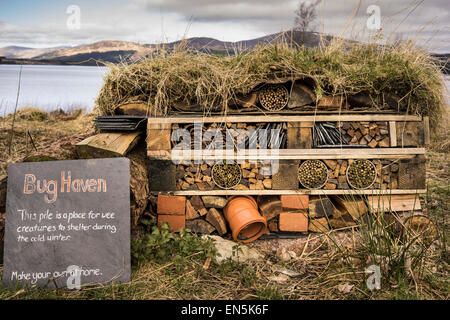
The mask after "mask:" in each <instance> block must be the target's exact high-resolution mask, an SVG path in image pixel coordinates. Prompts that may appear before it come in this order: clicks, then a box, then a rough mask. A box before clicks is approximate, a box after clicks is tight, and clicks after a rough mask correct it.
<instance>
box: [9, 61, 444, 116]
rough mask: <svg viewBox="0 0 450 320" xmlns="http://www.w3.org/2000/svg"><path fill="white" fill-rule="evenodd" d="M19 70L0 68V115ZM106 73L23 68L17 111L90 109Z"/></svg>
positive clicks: (80, 68) (12, 94)
mask: <svg viewBox="0 0 450 320" xmlns="http://www.w3.org/2000/svg"><path fill="white" fill-rule="evenodd" d="M19 70H20V66H19V65H0V116H4V115H5V114H8V113H11V112H13V111H14V106H15V103H16V96H17V84H18V81H19ZM107 71H108V68H106V67H85V66H48V65H39V66H38V65H26V66H23V69H22V77H21V87H20V95H19V103H18V109H20V108H23V107H26V106H34V107H38V108H41V109H43V110H47V111H53V110H55V109H58V108H62V109H63V110H70V109H74V108H83V109H85V110H86V111H88V110H92V108H93V107H94V104H95V99H96V97H97V95H98V92H99V91H100V88H101V86H102V83H103V76H104V75H105V73H106V72H107ZM446 85H447V88H448V91H450V77H446ZM448 99H449V97H447V100H448ZM448 103H449V105H450V101H449V100H448Z"/></svg>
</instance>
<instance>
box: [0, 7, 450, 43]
mask: <svg viewBox="0 0 450 320" xmlns="http://www.w3.org/2000/svg"><path fill="white" fill-rule="evenodd" d="M311 1H313V0H311ZM314 1H315V0H314ZM300 2H303V0H131V1H118V0H99V1H88V0H71V1H65V0H63V1H61V0H59V1H56V0H42V1H37V0H0V47H4V46H9V45H20V46H30V47H53V46H61V45H69V46H75V45H79V44H87V43H92V42H95V41H99V40H126V41H135V42H140V43H158V42H162V41H174V40H179V39H181V38H183V37H197V36H203V37H213V38H216V39H219V40H223V41H238V40H246V39H252V38H256V37H260V36H264V35H268V34H271V33H275V32H278V31H281V30H288V29H290V28H291V27H292V25H293V22H294V16H295V13H294V11H295V9H296V7H297V6H298V4H299V3H300ZM70 5H76V6H78V8H79V9H80V16H79V17H80V19H79V21H80V28H79V29H77V28H73V26H76V21H78V19H76V17H74V14H73V12H74V11H71V12H69V13H67V9H68V7H69V6H70ZM373 5H375V6H378V7H379V8H380V17H381V28H382V31H383V33H384V34H385V37H390V38H396V39H403V40H406V39H415V40H418V41H419V42H420V44H421V45H423V46H427V47H428V48H429V49H430V50H431V51H434V52H450V26H449V23H448V22H449V21H450V0H395V1H392V0H391V1H390V0H370V1H358V0H322V1H321V3H320V4H319V5H318V7H317V14H318V18H317V23H316V25H317V30H318V31H322V32H324V33H327V34H332V35H343V36H345V37H351V38H356V39H361V38H367V36H368V34H371V33H373V31H369V30H367V27H366V26H367V20H368V19H369V14H368V13H367V9H368V7H369V6H373ZM68 22H69V26H68Z"/></svg>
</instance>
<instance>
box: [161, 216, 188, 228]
mask: <svg viewBox="0 0 450 320" xmlns="http://www.w3.org/2000/svg"><path fill="white" fill-rule="evenodd" d="M164 222H167V223H168V224H169V225H170V226H171V227H172V229H171V230H172V231H173V232H177V231H180V229H181V228H185V227H186V219H185V217H184V216H178V215H169V214H160V215H158V227H160V226H161V223H164Z"/></svg>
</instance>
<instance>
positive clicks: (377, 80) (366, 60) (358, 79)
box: [97, 39, 445, 123]
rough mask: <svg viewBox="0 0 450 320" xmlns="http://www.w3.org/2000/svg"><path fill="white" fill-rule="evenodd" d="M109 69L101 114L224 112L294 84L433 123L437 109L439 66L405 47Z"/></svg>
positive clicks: (198, 55)
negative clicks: (125, 107)
mask: <svg viewBox="0 0 450 320" xmlns="http://www.w3.org/2000/svg"><path fill="white" fill-rule="evenodd" d="M109 67H110V72H109V73H108V74H107V75H106V76H105V82H104V85H103V87H102V89H101V91H100V94H99V96H98V98H97V105H98V108H99V111H100V112H101V113H102V114H113V113H114V108H115V107H116V106H118V105H120V104H124V103H130V102H136V101H140V102H144V103H146V104H148V105H149V107H150V108H151V111H156V112H158V113H162V114H167V113H168V111H169V110H170V108H171V107H172V106H173V105H174V104H176V103H182V104H185V105H200V106H202V107H203V108H204V110H205V112H208V111H211V110H212V109H213V108H216V110H217V109H218V110H221V111H223V112H226V110H227V107H228V106H229V105H230V104H231V103H232V101H233V99H234V98H235V97H236V95H238V94H246V93H248V92H249V91H251V90H252V89H253V88H254V87H255V86H257V85H258V84H260V83H262V82H266V81H273V80H277V79H300V78H306V79H309V80H312V81H313V83H314V84H315V91H316V93H317V94H318V96H319V97H320V96H321V95H322V94H325V93H327V94H343V95H346V96H348V95H353V94H357V93H361V92H364V93H368V94H370V95H371V96H381V95H385V94H389V95H391V96H394V97H396V99H397V100H398V101H399V103H398V109H399V110H398V111H401V112H407V113H410V114H420V115H428V116H430V118H431V120H432V122H433V123H436V122H437V121H438V119H439V116H440V114H441V113H442V110H443V109H444V108H443V106H444V103H445V102H444V98H443V90H444V89H443V75H442V73H441V71H440V68H439V65H438V64H437V63H436V61H435V60H434V58H433V57H431V56H430V55H429V53H427V52H426V51H424V50H421V49H420V48H418V47H416V46H415V45H414V44H413V43H412V42H406V43H399V44H396V45H385V46H380V45H377V44H375V43H372V44H361V43H355V42H346V41H343V40H341V39H336V40H332V41H329V42H327V43H326V44H325V43H323V44H322V45H321V46H319V47H317V48H306V47H294V46H292V45H289V44H288V43H287V42H283V41H277V42H276V43H272V44H265V45H260V46H257V47H256V48H255V49H254V50H252V51H236V52H235V54H234V55H229V56H218V55H214V54H208V53H202V52H196V51H191V50H188V49H186V48H185V47H183V46H180V47H178V48H175V49H174V50H173V51H171V52H168V51H164V50H159V51H158V53H155V54H154V56H152V57H151V58H148V59H145V60H142V61H141V62H139V63H136V64H131V65H127V64H124V63H122V64H119V65H109Z"/></svg>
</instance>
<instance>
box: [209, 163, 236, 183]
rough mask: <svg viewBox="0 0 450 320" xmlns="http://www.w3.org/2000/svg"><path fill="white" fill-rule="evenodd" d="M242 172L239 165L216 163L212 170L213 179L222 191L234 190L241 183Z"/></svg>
mask: <svg viewBox="0 0 450 320" xmlns="http://www.w3.org/2000/svg"><path fill="white" fill-rule="evenodd" d="M241 177H242V172H241V167H240V166H239V165H238V164H235V163H233V164H229V163H216V164H215V165H214V167H213V168H212V179H213V181H214V183H215V184H216V185H217V186H218V187H220V188H222V189H232V188H234V187H236V186H237V185H238V184H239V183H240V182H241Z"/></svg>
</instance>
